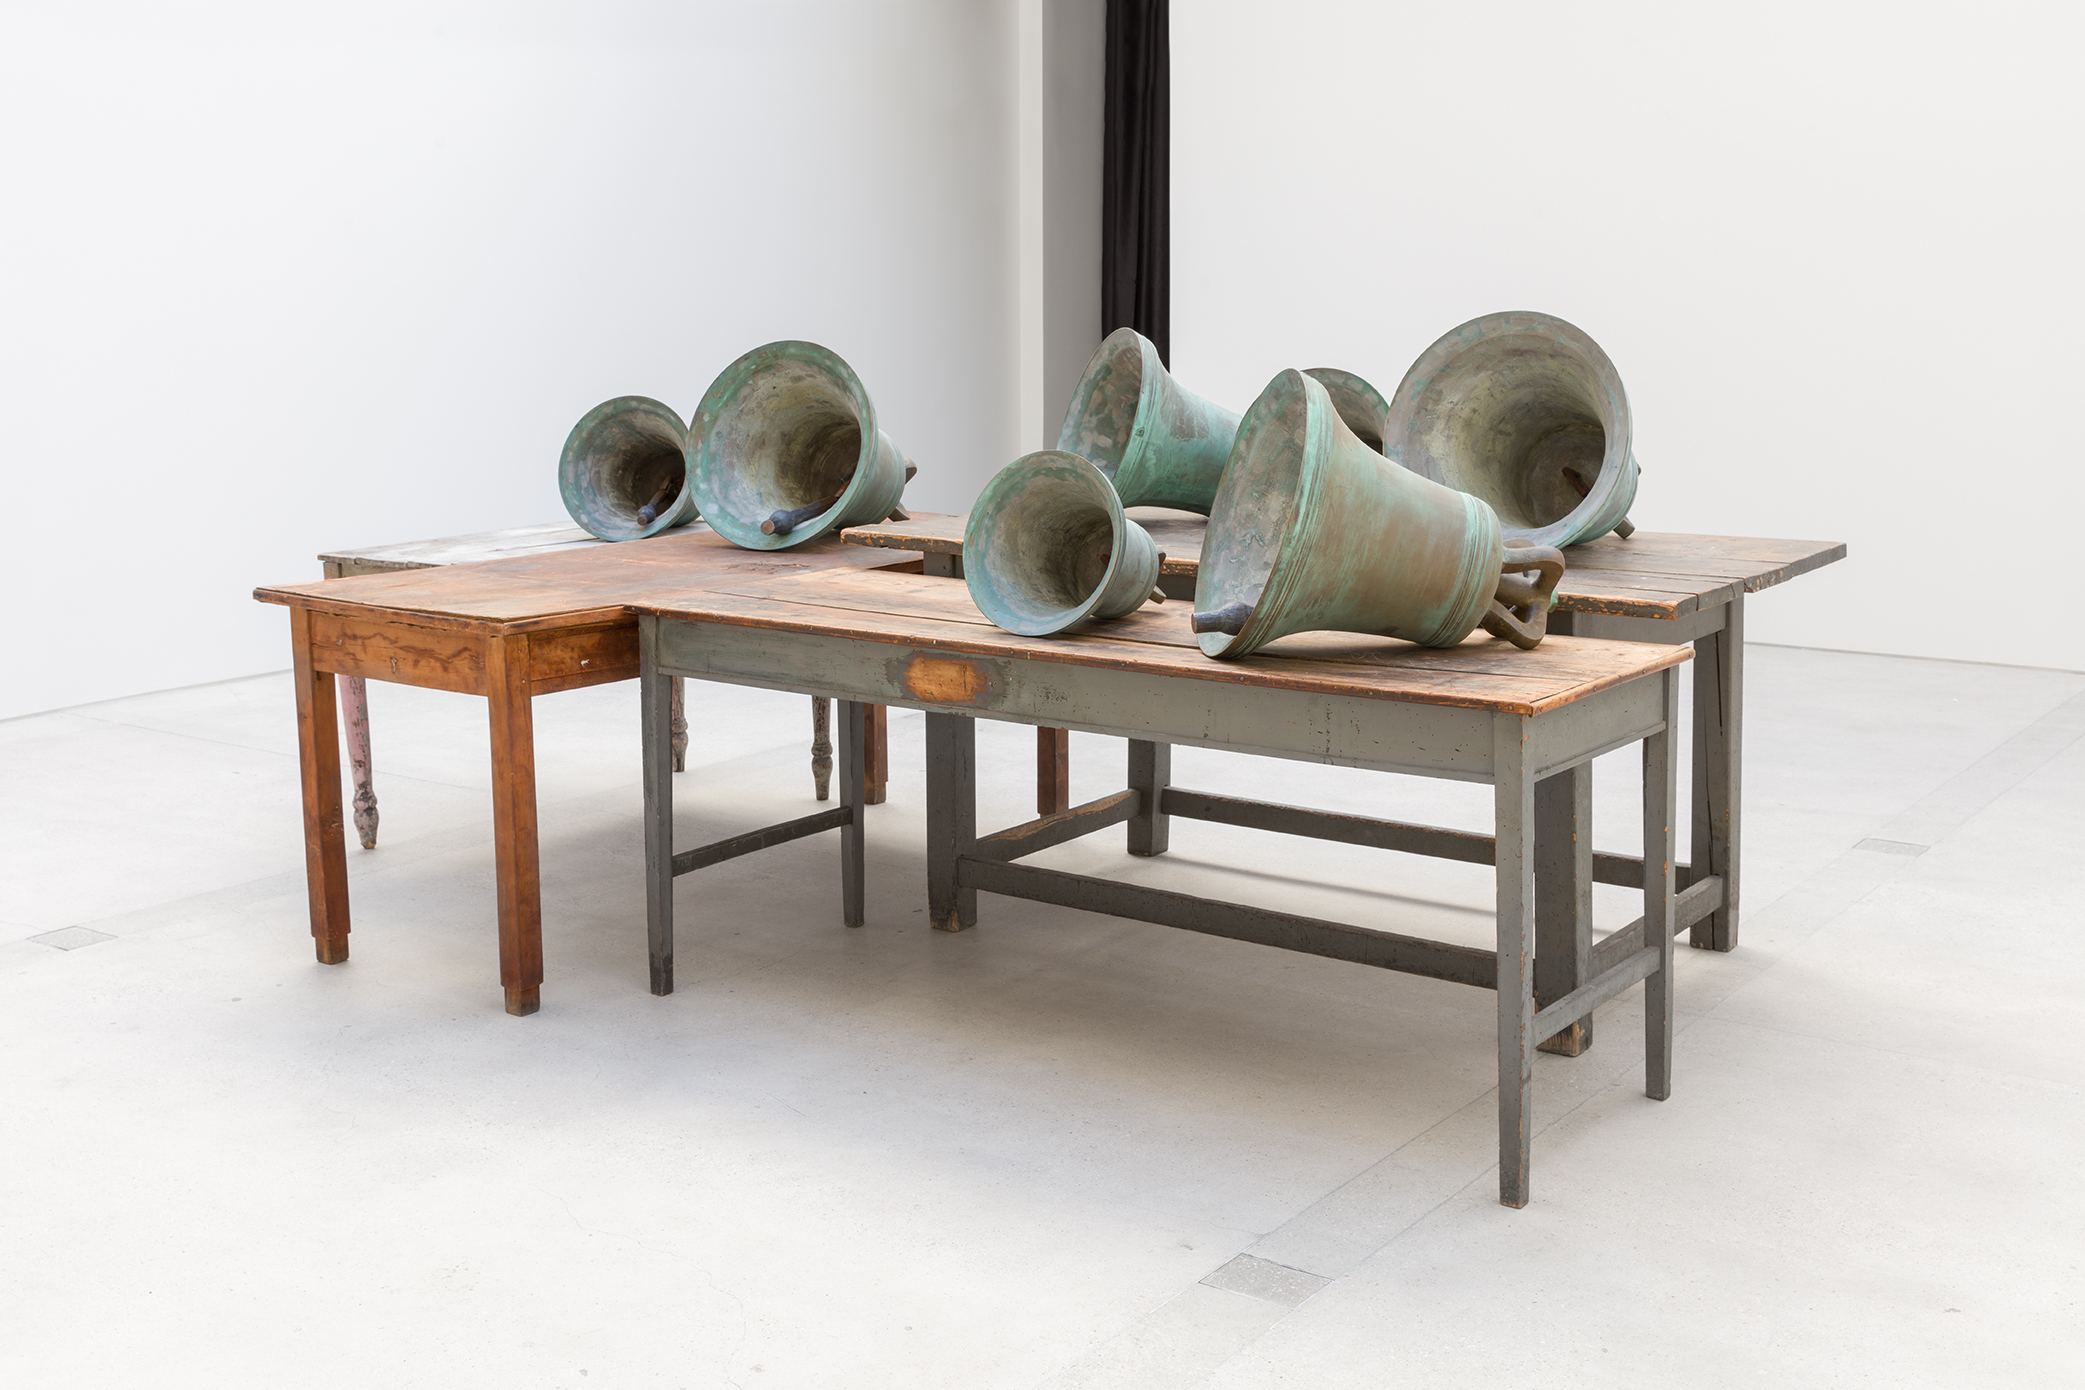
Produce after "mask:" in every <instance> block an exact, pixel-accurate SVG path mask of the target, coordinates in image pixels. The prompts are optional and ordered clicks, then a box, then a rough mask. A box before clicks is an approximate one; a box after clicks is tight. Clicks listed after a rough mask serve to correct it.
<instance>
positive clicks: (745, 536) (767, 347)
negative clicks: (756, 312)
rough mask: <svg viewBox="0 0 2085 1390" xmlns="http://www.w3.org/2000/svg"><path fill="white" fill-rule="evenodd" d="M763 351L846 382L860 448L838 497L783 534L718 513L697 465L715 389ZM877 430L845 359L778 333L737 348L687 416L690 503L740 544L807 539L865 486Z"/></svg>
mask: <svg viewBox="0 0 2085 1390" xmlns="http://www.w3.org/2000/svg"><path fill="white" fill-rule="evenodd" d="M763 354H765V355H766V356H767V357H768V358H769V359H770V361H771V362H779V361H795V362H802V363H806V364H809V365H813V366H816V367H818V368H819V369H820V370H822V371H825V372H826V373H827V374H828V375H830V376H831V377H833V378H834V379H835V380H836V381H838V382H840V383H841V384H842V385H844V386H845V387H846V388H847V392H848V395H849V396H850V397H851V398H852V400H853V402H854V407H855V414H856V416H857V417H858V418H859V420H860V424H861V452H860V453H858V454H857V455H856V456H855V460H854V473H853V476H851V477H850V478H849V479H848V480H847V486H846V487H844V488H842V489H841V490H840V496H839V500H838V501H836V502H834V503H833V505H832V506H830V507H828V508H826V509H825V510H824V511H822V512H820V513H818V515H816V516H814V517H811V518H809V519H807V520H805V521H803V522H800V523H799V524H797V525H796V526H795V527H793V528H792V529H791V530H789V531H788V532H787V533H786V534H783V535H768V534H767V533H765V532H763V531H762V530H761V529H760V524H759V523H758V522H751V523H747V522H744V521H741V520H740V519H739V518H737V517H734V516H730V515H727V514H725V513H724V511H723V509H722V508H721V507H718V506H716V498H715V496H714V495H713V493H712V491H711V489H710V487H709V471H708V469H707V468H704V467H703V466H702V460H703V451H704V450H705V449H706V447H707V446H708V444H709V440H710V436H711V435H712V433H713V432H714V431H715V429H716V425H717V423H718V421H719V419H720V418H721V414H720V412H721V410H722V409H723V405H724V399H723V398H722V397H721V396H720V393H723V392H724V391H725V388H726V386H727V383H729V382H730V379H731V378H732V377H733V376H734V375H735V374H738V373H740V372H741V370H742V369H747V368H748V364H749V363H752V362H753V361H754V359H756V358H760V357H762V356H763ZM753 380H754V374H753V373H752V372H751V371H750V370H747V371H746V374H745V375H744V377H743V379H742V380H739V381H737V382H735V383H731V384H730V389H729V394H730V395H736V394H737V393H739V392H741V391H743V390H745V388H746V387H747V386H748V385H750V384H751V382H752V381H753ZM880 438H881V434H880V431H878V429H877V427H876V403H875V402H874V401H872V400H871V399H870V398H869V390H868V387H866V386H864V385H863V384H862V379H861V375H860V374H859V373H858V372H856V371H855V370H854V368H853V367H851V366H849V365H848V363H847V359H846V358H844V357H842V356H840V354H839V353H837V352H834V351H833V350H832V349H831V348H829V347H826V346H824V345H823V344H820V343H814V342H811V341H809V340H808V339H804V338H778V339H776V340H775V341H774V342H771V343H762V344H761V345H760V346H759V347H756V348H753V349H752V350H750V351H748V352H743V353H740V354H739V355H738V357H736V358H735V359H733V360H732V362H731V364H730V365H729V366H727V367H725V368H724V370H723V371H721V372H718V373H717V375H716V378H715V379H714V380H713V381H711V382H710V384H709V389H708V390H707V391H705V392H703V393H702V401H701V403H700V404H698V405H697V406H696V407H695V413H694V414H693V415H692V416H690V417H689V418H688V445H687V459H688V486H689V488H690V489H691V490H692V491H693V492H694V493H695V503H696V507H697V509H698V510H699V511H700V512H701V514H702V518H703V519H704V520H705V521H707V522H708V523H709V525H710V529H711V530H713V531H715V532H716V533H717V534H718V535H720V536H722V537H724V539H725V540H728V541H730V542H731V543H732V544H733V545H735V546H738V547H739V548H740V549H742V550H787V549H789V548H790V547H792V546H798V545H802V544H804V543H805V542H806V541H813V540H816V539H818V538H819V537H820V536H823V535H825V534H826V533H827V532H829V531H830V530H832V529H833V524H834V522H835V521H836V520H837V518H839V517H841V516H844V515H846V513H847V509H848V508H849V507H850V506H852V505H853V504H854V502H855V500H856V499H857V498H859V497H860V495H861V493H862V491H863V490H864V489H866V488H867V487H868V486H869V480H870V472H871V469H870V466H869V465H870V463H871V462H872V461H873V460H874V458H875V456H876V448H877V444H878V441H879V439H880Z"/></svg>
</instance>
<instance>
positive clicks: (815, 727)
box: [811, 695, 833, 801]
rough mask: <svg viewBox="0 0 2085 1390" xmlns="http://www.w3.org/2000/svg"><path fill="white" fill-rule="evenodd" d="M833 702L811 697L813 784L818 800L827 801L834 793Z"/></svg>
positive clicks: (817, 696) (818, 696)
mask: <svg viewBox="0 0 2085 1390" xmlns="http://www.w3.org/2000/svg"><path fill="white" fill-rule="evenodd" d="M832 720H833V702H832V701H831V700H830V699H828V698H827V697H826V696H823V695H813V696H812V697H811V782H812V785H813V786H815V787H816V788H817V790H818V799H819V800H820V801H824V800H826V799H827V798H828V797H830V796H831V795H832V791H833V739H832Z"/></svg>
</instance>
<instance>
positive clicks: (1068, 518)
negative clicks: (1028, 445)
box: [963, 449, 1165, 637]
mask: <svg viewBox="0 0 2085 1390" xmlns="http://www.w3.org/2000/svg"><path fill="white" fill-rule="evenodd" d="M1164 558H1165V557H1164V556H1162V555H1160V554H1159V553H1158V546H1157V545H1156V544H1155V543H1154V542H1153V541H1152V539H1151V533H1150V532H1149V531H1146V530H1145V529H1144V528H1143V527H1141V526H1139V525H1137V523H1135V522H1134V521H1131V520H1130V519H1129V518H1128V517H1126V516H1124V515H1123V514H1122V502H1121V500H1120V499H1119V498H1118V497H1117V496H1116V494H1115V488H1114V486H1113V485H1112V484H1111V483H1109V482H1108V479H1107V476H1106V475H1105V474H1103V473H1102V472H1101V471H1100V469H1098V468H1096V467H1095V466H1094V465H1093V464H1092V463H1090V462H1089V461H1087V460H1086V459H1082V458H1080V457H1079V456H1078V455H1077V454H1067V453H1063V452H1061V451H1059V450H1056V449H1045V450H1043V451H1041V452H1040V453H1034V454H1029V455H1027V456H1025V457H1023V458H1019V459H1016V460H1014V461H1013V462H1012V463H1010V464H1008V465H1007V466H1006V467H1005V468H1002V469H1001V470H999V472H998V473H997V474H996V475H994V477H993V478H992V481H991V482H989V483H987V484H985V490H984V491H983V492H981V493H979V494H978V497H977V502H976V505H974V506H972V507H971V509H970V520H969V521H968V522H967V523H966V524H965V526H964V528H963V578H964V579H965V581H967V582H968V584H969V585H970V597H971V600H972V601H973V602H975V603H976V604H977V608H978V611H979V612H980V613H983V614H984V615H985V616H986V617H987V618H990V619H991V620H992V621H993V622H994V623H997V624H998V625H999V626H1000V627H1002V628H1005V629H1006V630H1007V631H1008V632H1011V633H1014V634H1016V635H1018V636H1021V637H1047V636H1049V635H1050V634H1051V633H1056V632H1063V631H1064V630H1065V629H1066V628H1069V627H1072V626H1075V625H1076V624H1078V623H1080V622H1083V621H1084V620H1086V619H1087V618H1096V619H1112V618H1121V617H1126V616H1127V615H1128V614H1130V613H1133V612H1135V611H1136V610H1137V608H1138V606H1139V605H1141V604H1142V603H1143V602H1144V601H1145V600H1146V599H1150V598H1156V599H1158V600H1159V601H1160V602H1164V596H1163V595H1161V594H1159V593H1158V592H1157V586H1158V567H1159V563H1160V561H1161V560H1163V559H1164Z"/></svg>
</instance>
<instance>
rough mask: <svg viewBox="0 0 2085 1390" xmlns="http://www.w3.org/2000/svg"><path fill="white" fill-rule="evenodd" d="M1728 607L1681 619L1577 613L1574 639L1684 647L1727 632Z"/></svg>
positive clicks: (1708, 608) (1573, 623)
mask: <svg viewBox="0 0 2085 1390" xmlns="http://www.w3.org/2000/svg"><path fill="white" fill-rule="evenodd" d="M1724 608H1725V605H1724V604H1720V603H1712V604H1709V605H1707V606H1706V607H1703V608H1700V609H1697V610H1696V611H1694V612H1692V613H1688V614H1685V615H1683V616H1681V617H1678V618H1630V617H1623V616H1620V615H1617V614H1614V613H1573V614H1572V615H1571V634H1572V636H1574V637H1599V638H1604V639H1606V640H1608V641H1611V642H1657V643H1662V644H1664V645H1667V646H1675V647H1677V646H1681V645H1684V644H1685V643H1688V642H1692V641H1695V640H1697V639H1698V638H1702V637H1706V636H1708V635H1709V634H1710V633H1712V632H1721V631H1722V630H1723V622H1724V612H1723V610H1724Z"/></svg>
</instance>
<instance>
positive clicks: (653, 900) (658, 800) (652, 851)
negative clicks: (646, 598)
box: [637, 615, 673, 994]
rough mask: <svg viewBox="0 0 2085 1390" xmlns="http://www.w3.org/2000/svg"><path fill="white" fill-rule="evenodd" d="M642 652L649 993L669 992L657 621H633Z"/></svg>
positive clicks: (666, 765)
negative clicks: (650, 982) (635, 624)
mask: <svg viewBox="0 0 2085 1390" xmlns="http://www.w3.org/2000/svg"><path fill="white" fill-rule="evenodd" d="M637 640H638V646H639V648H640V650H641V651H642V652H643V657H644V664H643V667H642V672H643V674H642V675H641V676H640V677H639V678H638V681H637V686H638V703H639V705H640V706H641V708H642V713H641V714H640V716H639V717H640V719H641V721H642V723H643V725H644V907H645V936H646V941H647V944H648V945H649V947H650V950H651V969H652V993H653V994H671V993H673V727H672V718H671V714H670V711H669V709H668V706H669V705H670V704H671V703H672V696H671V694H670V693H669V692H668V690H667V678H665V677H662V676H658V675H655V674H653V673H654V672H656V671H657V670H658V652H659V620H658V619H657V618H655V617H651V616H649V615H646V616H642V617H639V618H638V620H637Z"/></svg>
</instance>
